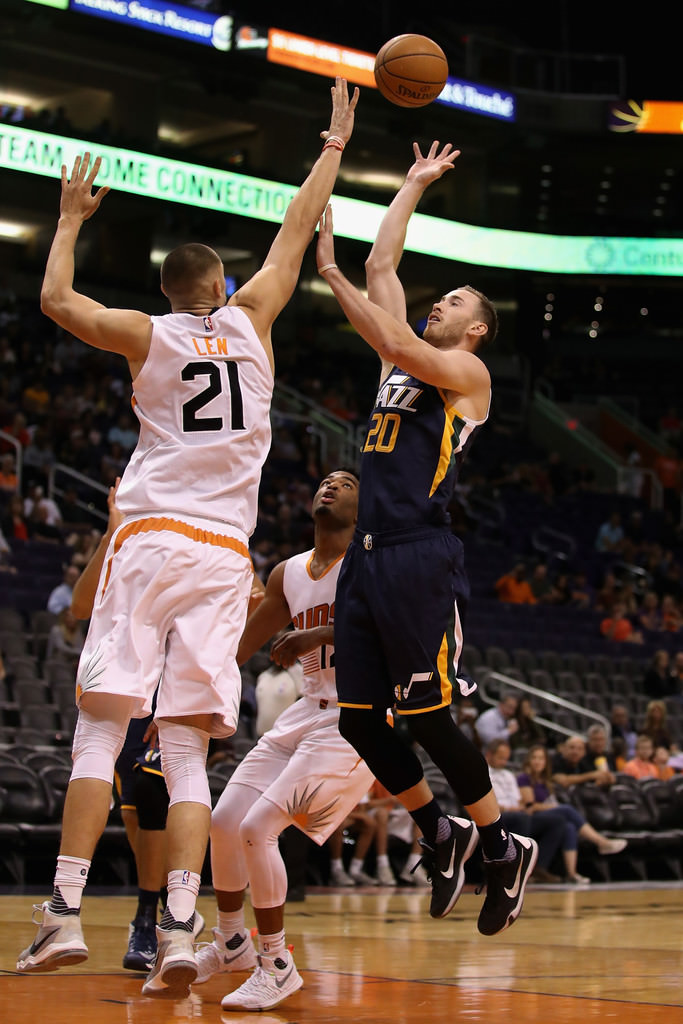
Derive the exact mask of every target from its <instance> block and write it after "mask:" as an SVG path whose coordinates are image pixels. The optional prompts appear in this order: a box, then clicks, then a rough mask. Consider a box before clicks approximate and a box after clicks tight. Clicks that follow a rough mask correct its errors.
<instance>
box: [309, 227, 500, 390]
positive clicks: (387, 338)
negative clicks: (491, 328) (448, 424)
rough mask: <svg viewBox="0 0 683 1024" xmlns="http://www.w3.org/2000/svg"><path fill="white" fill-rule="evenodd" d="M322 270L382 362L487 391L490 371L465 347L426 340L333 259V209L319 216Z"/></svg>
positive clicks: (453, 386)
mask: <svg viewBox="0 0 683 1024" xmlns="http://www.w3.org/2000/svg"><path fill="white" fill-rule="evenodd" d="M317 261H318V273H319V274H322V276H323V277H324V278H325V280H326V281H327V283H328V285H329V286H330V288H331V289H332V291H333V292H334V295H335V298H336V299H337V301H338V303H339V305H340V306H341V308H342V309H343V311H344V313H345V315H346V317H347V319H348V321H349V323H350V324H351V326H352V327H354V328H355V329H356V331H357V332H358V334H360V336H361V338H363V339H364V340H365V341H366V342H367V343H368V345H370V346H371V348H374V350H375V351H376V352H377V353H378V355H379V356H380V357H381V359H382V362H383V363H384V364H388V365H391V366H394V365H395V366H399V367H400V368H401V369H402V370H403V371H405V372H406V373H411V374H413V375H414V376H416V377H418V378H419V379H420V380H422V381H424V382H425V383H426V384H434V385H435V386H436V387H442V388H446V389H447V390H450V391H455V392H458V393H460V394H465V395H467V394H471V393H473V392H477V391H484V390H485V391H486V392H487V393H488V389H489V387H490V377H489V372H488V370H487V369H486V366H485V365H484V363H483V362H482V361H481V360H480V359H479V358H478V357H477V356H475V355H474V353H473V352H469V351H466V350H465V349H447V350H440V349H438V348H435V347H434V346H432V345H430V344H428V343H427V342H426V341H423V339H422V338H419V337H418V336H417V334H415V332H414V331H413V330H411V328H410V327H409V326H408V324H407V323H405V322H404V321H400V320H397V319H396V317H394V316H392V315H391V314H390V313H387V312H386V311H385V310H384V309H382V307H381V306H378V305H377V303H375V302H371V301H370V300H369V299H366V298H365V296H364V295H363V294H362V293H361V292H360V291H358V289H357V288H355V287H354V286H353V285H352V284H351V282H350V281H349V280H348V279H347V278H346V277H345V276H344V274H343V273H342V271H341V270H340V269H339V267H338V266H337V264H336V262H335V256H334V236H333V225H332V209H331V207H328V208H327V210H326V212H325V216H324V217H323V218H322V219H321V222H320V229H319V233H318V248H317Z"/></svg>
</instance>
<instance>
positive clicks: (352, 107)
mask: <svg viewBox="0 0 683 1024" xmlns="http://www.w3.org/2000/svg"><path fill="white" fill-rule="evenodd" d="M359 96H360V89H359V88H358V86H356V88H355V89H354V90H353V96H352V97H351V102H350V103H349V110H355V109H356V104H357V103H358V97H359Z"/></svg>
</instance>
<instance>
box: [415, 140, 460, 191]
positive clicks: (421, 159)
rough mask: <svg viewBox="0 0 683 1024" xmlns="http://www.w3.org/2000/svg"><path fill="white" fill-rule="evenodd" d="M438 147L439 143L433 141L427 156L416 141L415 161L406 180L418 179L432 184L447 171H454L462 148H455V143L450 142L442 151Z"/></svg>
mask: <svg viewBox="0 0 683 1024" xmlns="http://www.w3.org/2000/svg"><path fill="white" fill-rule="evenodd" d="M438 149H439V143H438V142H432V144H431V146H430V148H429V152H428V153H427V155H426V156H423V155H422V151H421V150H420V147H419V146H418V144H417V142H414V143H413V153H414V154H415V163H414V164H413V166H412V167H411V168H410V170H409V171H408V174H407V175H406V180H407V181H417V182H419V183H420V184H421V185H425V186H426V185H429V184H431V182H432V181H436V180H437V179H438V178H440V177H441V175H442V174H445V173H446V171H452V170H453V164H454V162H455V160H457V158H458V157H459V156H460V150H459V149H453V145H452V144H451V143H450V142H447V143H446V145H445V146H444V147H443V149H442V150H441V152H440V153H439V152H438Z"/></svg>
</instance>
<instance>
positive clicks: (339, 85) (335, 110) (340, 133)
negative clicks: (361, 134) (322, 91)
mask: <svg viewBox="0 0 683 1024" xmlns="http://www.w3.org/2000/svg"><path fill="white" fill-rule="evenodd" d="M359 96H360V91H359V89H358V86H356V88H355V89H354V90H353V96H352V97H351V99H349V87H348V84H347V81H346V79H345V78H335V80H334V85H333V86H332V117H331V118H330V127H329V129H328V130H327V131H325V132H321V133H320V138H321V139H327V138H329V136H331V135H334V136H336V137H337V138H338V139H341V140H342V142H343V143H344V144H346V143H347V142H348V141H349V139H350V138H351V133H352V131H353V122H354V116H355V112H356V104H357V103H358V97H359Z"/></svg>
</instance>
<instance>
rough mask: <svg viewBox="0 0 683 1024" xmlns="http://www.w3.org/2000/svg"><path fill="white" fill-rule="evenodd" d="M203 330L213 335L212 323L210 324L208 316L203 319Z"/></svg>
mask: <svg viewBox="0 0 683 1024" xmlns="http://www.w3.org/2000/svg"><path fill="white" fill-rule="evenodd" d="M204 330H205V331H208V332H209V334H213V323H212V322H211V317H210V316H205V317H204Z"/></svg>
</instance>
